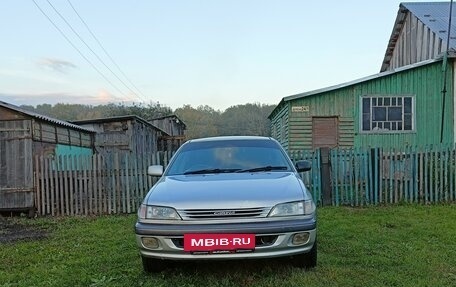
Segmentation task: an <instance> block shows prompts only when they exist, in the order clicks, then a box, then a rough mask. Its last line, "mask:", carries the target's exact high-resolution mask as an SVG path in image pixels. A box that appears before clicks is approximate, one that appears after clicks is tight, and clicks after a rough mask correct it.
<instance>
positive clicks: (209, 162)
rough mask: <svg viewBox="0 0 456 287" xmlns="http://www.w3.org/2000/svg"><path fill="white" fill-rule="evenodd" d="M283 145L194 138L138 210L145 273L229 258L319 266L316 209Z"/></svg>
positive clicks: (157, 170) (302, 166) (153, 169)
mask: <svg viewBox="0 0 456 287" xmlns="http://www.w3.org/2000/svg"><path fill="white" fill-rule="evenodd" d="M310 167H311V164H310V162H308V161H297V162H296V163H295V165H293V163H292V161H291V160H290V158H289V157H288V156H287V154H286V152H285V151H284V150H283V148H282V147H281V145H280V144H279V143H278V142H277V141H276V140H274V139H272V138H267V137H238V136H233V137H214V138H205V139H197V140H190V141H188V142H186V143H185V144H183V145H182V146H181V147H180V148H179V150H178V151H177V152H176V154H175V155H174V156H173V158H172V159H171V161H170V163H169V165H168V166H167V168H166V170H164V171H163V166H160V165H156V166H150V167H149V169H148V173H149V174H150V175H154V176H161V178H160V180H159V181H158V182H157V183H156V184H155V185H154V186H153V187H152V188H151V189H150V191H149V192H148V194H147V195H146V197H145V198H144V201H143V203H142V205H141V207H140V209H139V211H138V221H137V223H136V225H135V232H136V241H137V245H138V247H139V250H140V254H141V257H142V262H143V267H144V270H145V271H146V272H157V271H161V270H162V269H163V268H164V267H165V266H166V263H167V262H168V260H216V259H219V260H228V259H254V258H273V257H283V256H289V257H290V258H291V260H292V262H293V263H294V264H295V265H296V266H299V267H304V268H311V267H314V266H316V264H317V241H316V226H317V220H316V216H315V204H314V202H313V200H312V196H311V194H310V193H309V191H308V190H307V188H306V187H305V185H304V183H303V182H302V180H301V178H300V176H299V174H298V172H304V171H308V170H310Z"/></svg>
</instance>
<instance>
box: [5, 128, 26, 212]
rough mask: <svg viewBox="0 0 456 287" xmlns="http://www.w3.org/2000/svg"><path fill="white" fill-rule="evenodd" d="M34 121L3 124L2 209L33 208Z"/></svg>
mask: <svg viewBox="0 0 456 287" xmlns="http://www.w3.org/2000/svg"><path fill="white" fill-rule="evenodd" d="M31 126H32V123H31V120H26V119H24V120H8V121H0V209H26V208H29V207H32V206H33V200H34V197H33V165H32V164H33V161H32V135H31V130H32V128H31Z"/></svg>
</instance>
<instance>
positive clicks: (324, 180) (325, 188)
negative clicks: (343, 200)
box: [320, 147, 332, 206]
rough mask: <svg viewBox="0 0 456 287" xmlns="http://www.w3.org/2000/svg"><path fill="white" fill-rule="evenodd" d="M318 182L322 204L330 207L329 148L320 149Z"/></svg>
mask: <svg viewBox="0 0 456 287" xmlns="http://www.w3.org/2000/svg"><path fill="white" fill-rule="evenodd" d="M320 162H321V167H320V174H321V177H320V180H321V191H322V203H323V205H324V206H325V205H331V204H332V198H331V174H330V170H331V167H330V164H329V148H328V147H322V148H320Z"/></svg>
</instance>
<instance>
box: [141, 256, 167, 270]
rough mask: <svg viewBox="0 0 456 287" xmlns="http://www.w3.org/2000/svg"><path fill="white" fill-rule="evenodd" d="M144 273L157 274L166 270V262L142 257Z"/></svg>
mask: <svg viewBox="0 0 456 287" xmlns="http://www.w3.org/2000/svg"><path fill="white" fill-rule="evenodd" d="M141 259H142V264H143V268H144V271H145V272H146V273H157V272H161V271H163V270H165V268H166V261H165V260H161V259H155V258H149V257H144V256H141Z"/></svg>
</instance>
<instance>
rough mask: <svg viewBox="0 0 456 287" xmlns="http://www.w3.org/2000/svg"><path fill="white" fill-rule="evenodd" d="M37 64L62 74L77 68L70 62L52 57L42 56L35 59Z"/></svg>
mask: <svg viewBox="0 0 456 287" xmlns="http://www.w3.org/2000/svg"><path fill="white" fill-rule="evenodd" d="M37 65H38V66H39V67H43V68H45V69H50V70H52V71H55V72H59V73H62V74H67V73H68V71H70V70H71V69H76V68H77V66H76V65H75V64H73V63H71V62H68V61H65V60H59V59H53V58H42V59H40V60H38V61H37Z"/></svg>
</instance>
